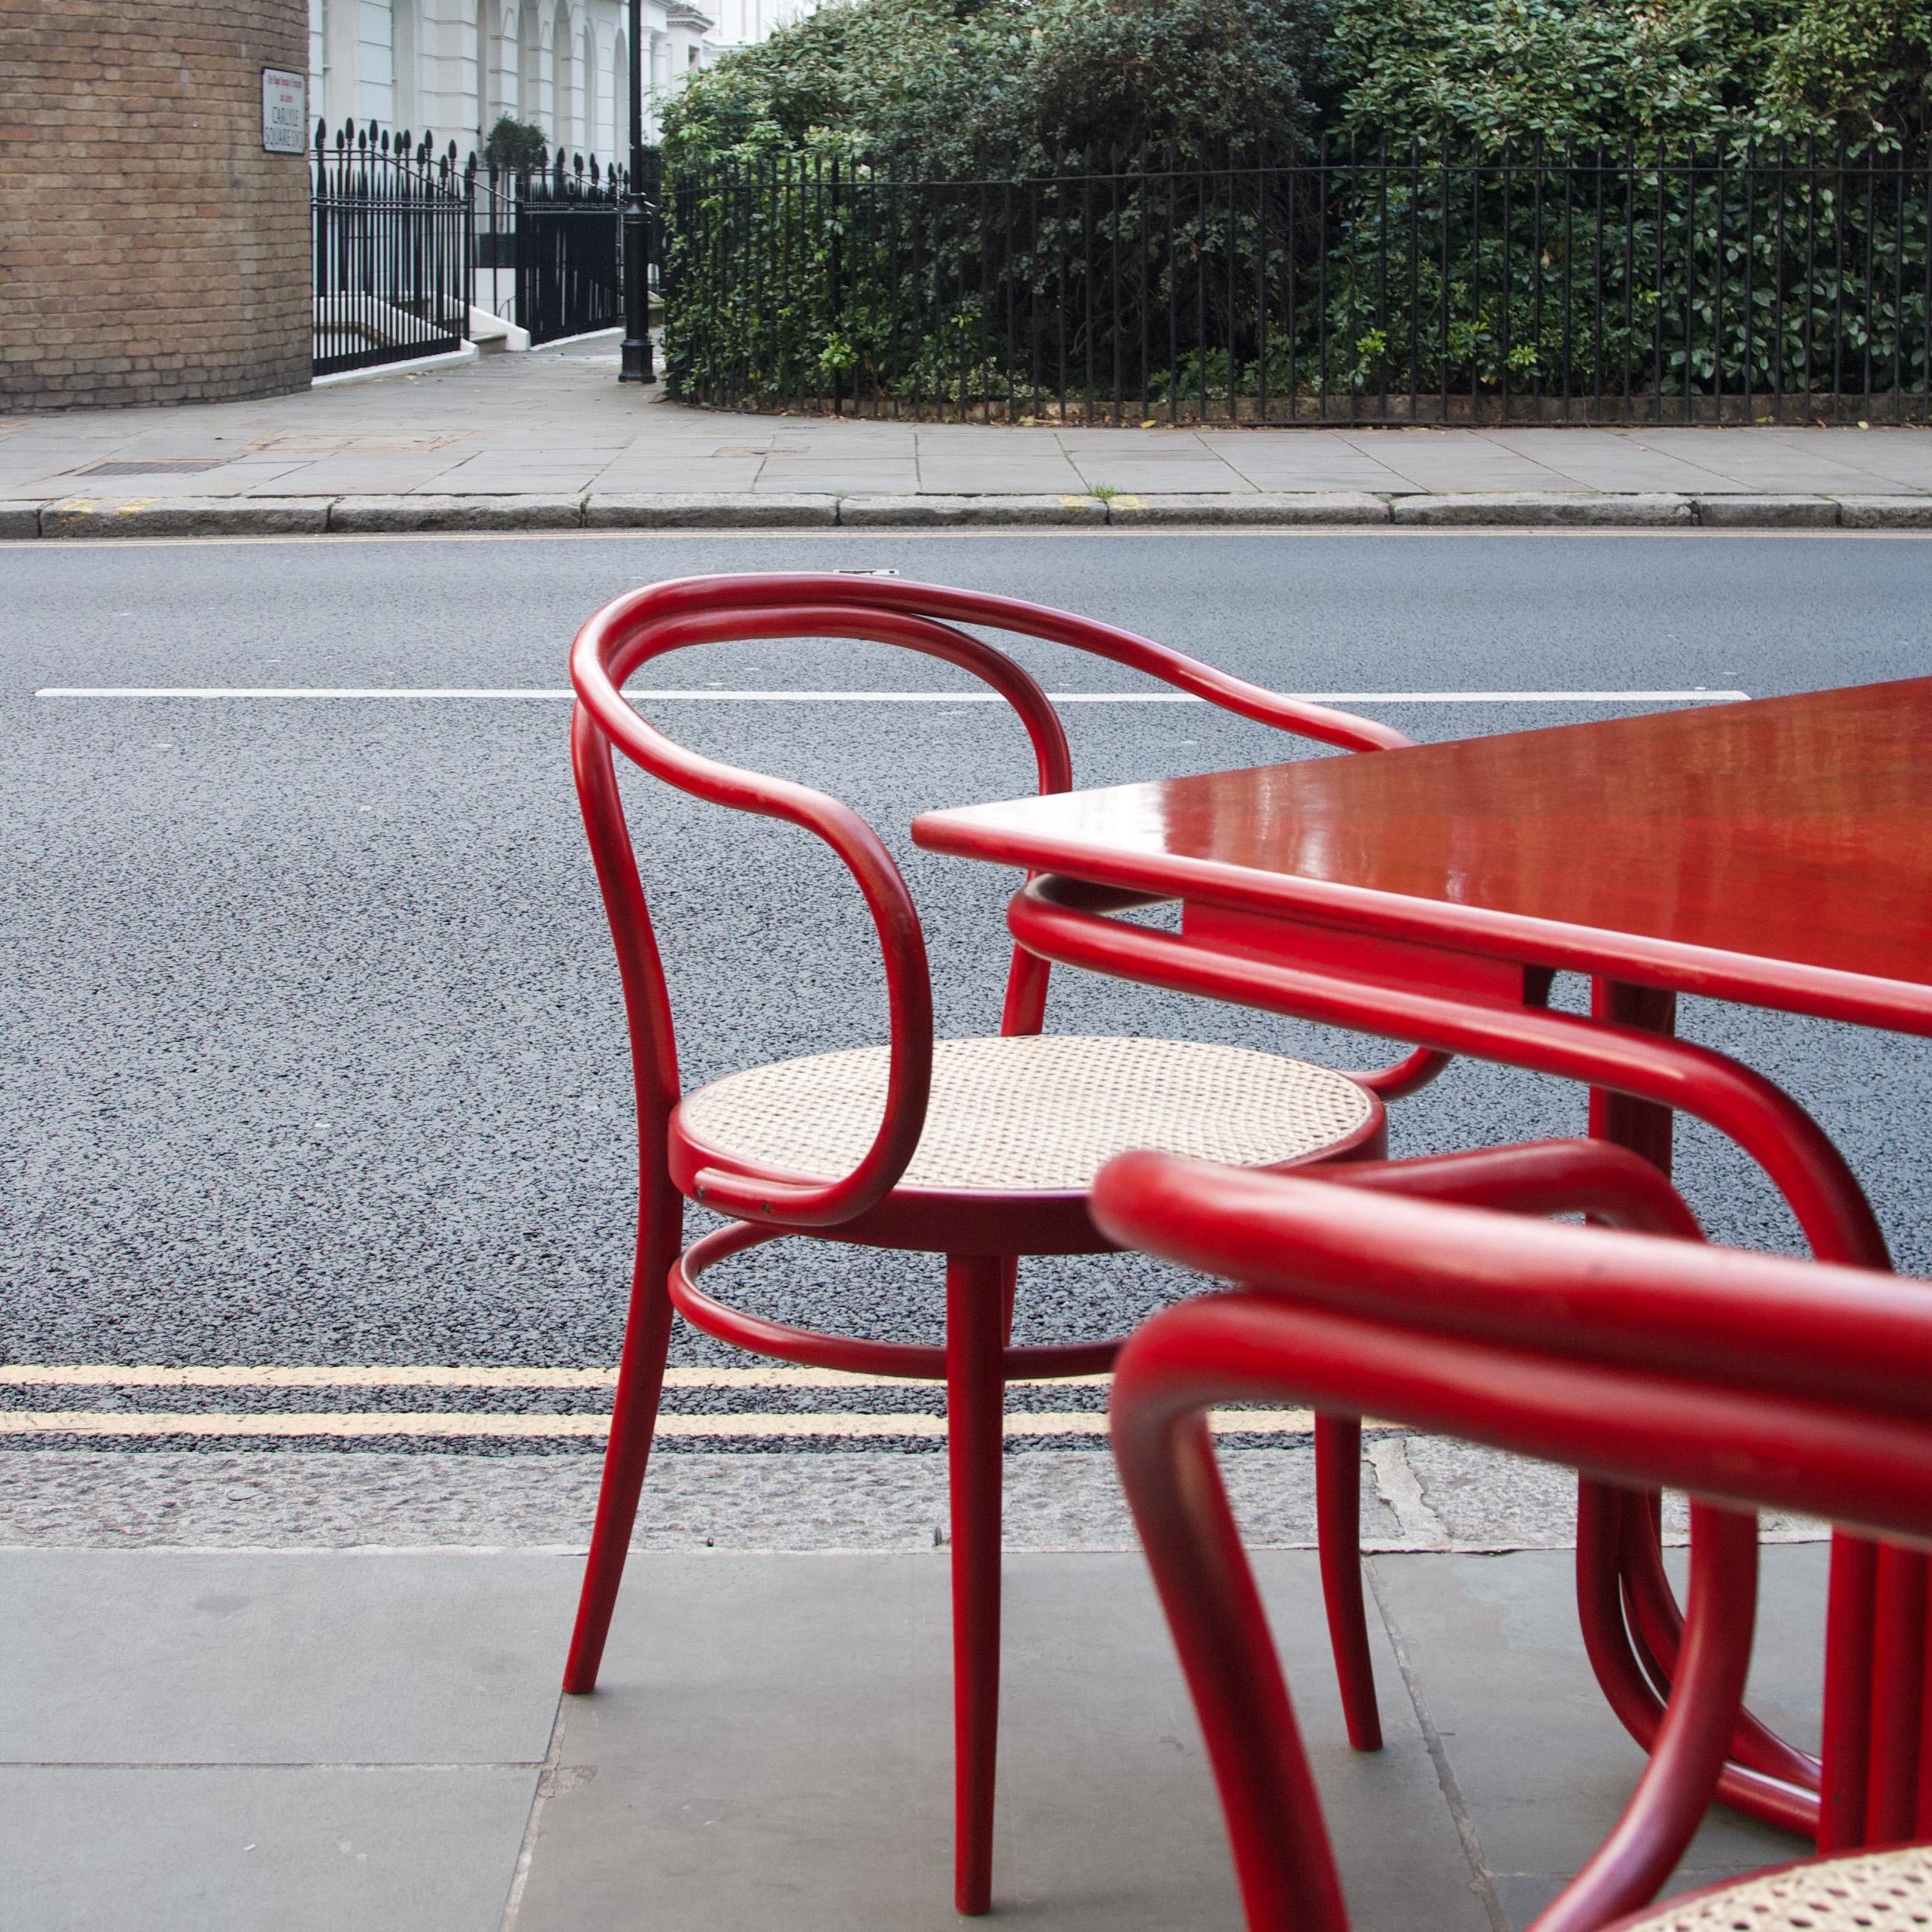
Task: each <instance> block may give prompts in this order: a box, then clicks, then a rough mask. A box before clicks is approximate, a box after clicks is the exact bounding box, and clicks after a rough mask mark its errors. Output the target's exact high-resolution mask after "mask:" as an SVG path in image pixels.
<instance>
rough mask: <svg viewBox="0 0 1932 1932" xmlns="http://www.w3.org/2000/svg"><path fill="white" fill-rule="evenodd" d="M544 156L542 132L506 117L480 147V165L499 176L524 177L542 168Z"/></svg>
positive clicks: (529, 124)
mask: <svg viewBox="0 0 1932 1932" xmlns="http://www.w3.org/2000/svg"><path fill="white" fill-rule="evenodd" d="M545 153H546V149H545V145H544V130H542V129H541V127H538V126H537V125H536V124H535V122H533V121H519V120H517V118H515V116H514V115H509V114H505V115H500V116H499V118H498V119H497V121H496V126H495V127H492V128H491V129H490V136H489V139H487V140H486V141H485V142H484V143H483V165H484V166H485V167H486V168H489V169H492V170H493V172H496V173H499V174H504V173H508V174H527V173H529V172H531V171H532V169H537V168H540V167H541V166H543V164H544V156H545Z"/></svg>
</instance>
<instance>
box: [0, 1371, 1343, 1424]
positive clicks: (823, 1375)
mask: <svg viewBox="0 0 1932 1932" xmlns="http://www.w3.org/2000/svg"><path fill="white" fill-rule="evenodd" d="M1106 1381H1107V1378H1106V1376H1079V1377H1076V1378H1073V1379H1070V1381H1068V1382H1064V1383H1063V1384H1062V1385H1063V1386H1072V1387H1085V1388H1100V1387H1104V1386H1105V1385H1106ZM616 1383H617V1372H616V1370H615V1369H614V1368H581V1369H574V1368H498V1367H481V1368H462V1367H450V1366H445V1365H440V1364H401V1365H394V1366H392V1365H386V1364H372V1365H368V1366H332V1365H321V1364H318V1365H313V1366H311V1365H294V1366H281V1365H269V1366H262V1367H257V1366H254V1365H252V1364H227V1365H223V1366H218V1367H196V1368H174V1367H165V1366H162V1365H159V1364H106V1363H72V1364H54V1363H19V1362H16V1363H7V1364H0V1388H18V1389H22V1390H26V1389H63V1390H65V1389H83V1388H112V1389H130V1390H131V1389H235V1390H243V1389H263V1390H272V1389H317V1390H322V1389H329V1390H357V1389H397V1388H420V1389H529V1390H575V1389H614V1388H616ZM664 1385H665V1387H666V1388H669V1389H720V1390H731V1389H742V1390H746V1391H788V1390H794V1389H823V1390H827V1391H836V1390H840V1389H850V1388H897V1389H904V1388H909V1387H917V1386H921V1385H916V1384H908V1383H906V1382H901V1381H898V1380H895V1379H892V1378H890V1377H887V1376H858V1375H847V1374H846V1373H844V1372H842V1371H841V1370H836V1369H799V1368H765V1367H755V1368H751V1367H748V1368H673V1369H669V1370H666V1371H665V1374H664ZM1022 1386H1039V1385H1037V1384H1034V1385H1022ZM1212 1426H1213V1427H1214V1429H1215V1430H1217V1433H1221V1434H1223V1435H1235V1434H1238V1435H1257V1436H1286V1437H1295V1436H1307V1435H1308V1434H1310V1433H1311V1432H1312V1430H1313V1427H1314V1418H1313V1415H1312V1414H1311V1413H1310V1412H1309V1411H1308V1410H1307V1409H1223V1410H1217V1411H1216V1412H1214V1416H1213V1418H1212ZM657 1427H658V1434H659V1435H660V1436H665V1437H680V1438H683V1439H688V1440H691V1441H694V1442H703V1441H715V1442H720V1443H724V1442H745V1441H754V1440H759V1439H765V1440H772V1439H799V1440H805V1439H826V1438H838V1439H850V1440H854V1441H858V1440H865V1439H871V1440H893V1439H898V1440H907V1439H916V1438H942V1437H944V1435H945V1433H946V1418H945V1415H944V1412H943V1405H942V1406H940V1407H935V1409H932V1410H930V1411H919V1410H911V1411H908V1410H899V1411H892V1412H867V1411H864V1410H850V1409H802V1410H800V1409H787V1410H741V1411H737V1412H731V1413H727V1414H722V1415H705V1414H692V1413H689V1412H664V1413H660V1415H658V1425H657ZM609 1429H610V1416H609V1415H608V1413H607V1412H603V1411H595V1412H589V1413H584V1412H578V1413H575V1414H568V1415H532V1414H518V1413H515V1412H505V1411H490V1410H475V1409H468V1410H466V1409H454V1410H395V1409H315V1410H288V1409H281V1410H277V1409H226V1410H169V1409H0V1436H87V1437H95V1438H101V1437H107V1438H113V1437H124V1438H137V1437H144V1436H145V1437H152V1436H193V1437H202V1436H208V1437H213V1436H231V1437H238V1438H239V1437H270V1438H276V1437H279V1438H284V1439H288V1438H299V1437H308V1438H332V1439H344V1440H347V1439H368V1438H380V1437H384V1436H387V1437H399V1436H403V1437H419V1438H434V1437H439V1436H440V1437H445V1438H449V1439H457V1438H461V1437H467V1438H471V1439H475V1438H496V1439H522V1440H525V1441H529V1440H544V1439H550V1440H562V1439H571V1438H575V1439H586V1438H588V1439H593V1440H598V1441H601V1439H603V1437H604V1436H605V1435H606V1434H607V1432H608V1430H609ZM1006 1432H1007V1435H1008V1436H1010V1437H1028V1436H1105V1435H1106V1433H1107V1418H1106V1415H1104V1414H1103V1412H1100V1411H1099V1410H1097V1409H1055V1410H1025V1409H1022V1410H1016V1411H1015V1412H1013V1413H1012V1414H1010V1415H1008V1416H1007V1422H1006Z"/></svg>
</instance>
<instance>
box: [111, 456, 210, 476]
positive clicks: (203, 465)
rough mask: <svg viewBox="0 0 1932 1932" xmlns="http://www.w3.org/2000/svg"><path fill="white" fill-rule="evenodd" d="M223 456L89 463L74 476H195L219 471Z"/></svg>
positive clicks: (166, 457) (153, 457) (169, 457)
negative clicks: (203, 471)
mask: <svg viewBox="0 0 1932 1932" xmlns="http://www.w3.org/2000/svg"><path fill="white" fill-rule="evenodd" d="M227 460H228V459H227V458H226V457H225V456H151V457H149V458H148V460H146V461H145V463H89V465H88V466H87V467H86V469H77V470H76V471H75V472H74V474H75V475H77V476H197V475H199V474H200V473H201V472H202V470H204V469H220V467H221V466H222V465H223V463H226V461H227Z"/></svg>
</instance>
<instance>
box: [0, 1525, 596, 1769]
mask: <svg viewBox="0 0 1932 1932" xmlns="http://www.w3.org/2000/svg"><path fill="white" fill-rule="evenodd" d="M577 1567H578V1566H577V1562H576V1560H575V1559H574V1558H569V1557H560V1556H535V1555H525V1554H514V1555H503V1556H475V1555H466V1554H463V1553H454V1552H452V1553H434V1554H426V1553H385V1554H383V1555H380V1556H368V1557H366V1558H365V1559H359V1560H355V1561H351V1560H347V1559H344V1558H343V1557H341V1556H339V1555H336V1554H332V1553H326V1552H323V1551H314V1550H281V1551H275V1552H267V1553H264V1552H259V1551H257V1552H248V1551H233V1552H223V1553H218V1554H215V1553H206V1552H200V1553H196V1552H191V1551H185V1550H145V1551H125V1550H13V1551H9V1552H7V1553H5V1556H4V1557H0V1602H4V1604H5V1610H4V1613H0V1763H4V1762H14V1763H22V1762H25V1763H61V1764H68V1765H76V1764H97V1765H98V1764H121V1763H169V1764H190V1763H202V1764H229V1765H237V1764H296V1763H340V1764H418V1765H420V1764H455V1763H510V1762H522V1761H528V1762H531V1763H536V1762H540V1761H541V1759H542V1757H543V1755H544V1748H545V1744H546V1742H547V1739H548V1737H549V1735H550V1719H551V1714H552V1709H553V1702H554V1696H555V1691H556V1682H555V1679H556V1673H557V1671H558V1670H559V1669H560V1668H561V1667H562V1650H561V1649H560V1647H559V1646H560V1645H561V1643H562V1638H563V1634H564V1633H565V1630H566V1629H567V1627H568V1619H569V1615H570V1609H571V1604H572V1603H573V1602H574V1599H575V1595H576V1582H577Z"/></svg>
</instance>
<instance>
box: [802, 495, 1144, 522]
mask: <svg viewBox="0 0 1932 1932" xmlns="http://www.w3.org/2000/svg"><path fill="white" fill-rule="evenodd" d="M838 520H839V522H840V523H841V524H848V525H850V526H851V527H852V528H853V529H892V528H895V527H897V526H904V525H908V524H910V525H923V526H931V525H933V524H941V525H948V526H959V527H962V528H965V527H971V526H974V525H982V526H983V525H988V524H998V523H1005V524H1014V523H1022V524H1030V525H1032V526H1035V527H1039V526H1043V525H1055V524H1067V523H1073V524H1079V523H1106V521H1107V505H1106V504H1105V503H1104V502H1102V501H1101V499H1100V498H1099V497H1098V496H841V498H840V499H839V500H838Z"/></svg>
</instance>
